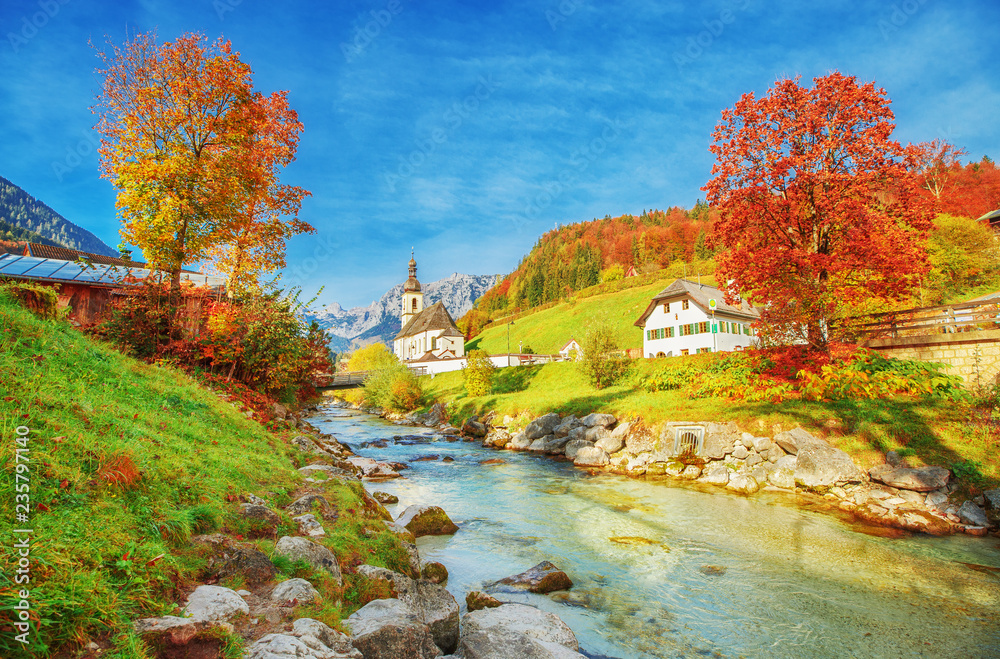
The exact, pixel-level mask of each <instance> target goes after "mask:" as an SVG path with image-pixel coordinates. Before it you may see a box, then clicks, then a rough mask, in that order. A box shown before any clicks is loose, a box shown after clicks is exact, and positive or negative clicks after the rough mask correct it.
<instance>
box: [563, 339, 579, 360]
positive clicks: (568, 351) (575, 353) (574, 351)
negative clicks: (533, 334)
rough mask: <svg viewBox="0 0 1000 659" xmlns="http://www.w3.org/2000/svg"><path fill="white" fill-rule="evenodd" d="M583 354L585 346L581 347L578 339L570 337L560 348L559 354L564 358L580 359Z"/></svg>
mask: <svg viewBox="0 0 1000 659" xmlns="http://www.w3.org/2000/svg"><path fill="white" fill-rule="evenodd" d="M581 355H583V348H581V347H580V344H579V343H578V342H577V340H576V339H570V340H569V341H568V342H567V343H566V345H564V346H563V347H562V348H559V356H560V357H562V358H563V359H580V356H581Z"/></svg>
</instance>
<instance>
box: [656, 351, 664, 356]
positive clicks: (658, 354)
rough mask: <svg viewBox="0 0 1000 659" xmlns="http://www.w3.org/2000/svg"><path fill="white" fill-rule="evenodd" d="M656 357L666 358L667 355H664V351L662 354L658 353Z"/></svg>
mask: <svg viewBox="0 0 1000 659" xmlns="http://www.w3.org/2000/svg"><path fill="white" fill-rule="evenodd" d="M656 356H657V357H666V355H665V354H663V351H662V350H661V351H660V352H658V353H656Z"/></svg>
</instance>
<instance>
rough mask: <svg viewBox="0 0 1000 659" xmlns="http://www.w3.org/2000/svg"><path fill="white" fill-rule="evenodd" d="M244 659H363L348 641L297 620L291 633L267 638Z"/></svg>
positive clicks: (314, 623) (320, 626) (307, 621)
mask: <svg viewBox="0 0 1000 659" xmlns="http://www.w3.org/2000/svg"><path fill="white" fill-rule="evenodd" d="M244 657H245V659H364V655H362V654H361V652H360V651H359V650H356V649H355V648H354V647H353V646H352V645H351V639H350V638H348V637H347V636H345V635H344V634H341V633H340V632H338V631H335V630H333V629H330V628H329V627H327V626H326V625H325V624H323V623H322V622H320V621H318V620H313V619H312V618H299V619H298V620H296V621H295V622H294V623H293V624H292V630H291V631H288V632H282V633H280V634H268V635H266V636H264V637H262V638H260V639H258V640H257V641H255V642H254V643H253V644H251V645H250V647H248V648H247V650H246V654H245V655H244Z"/></svg>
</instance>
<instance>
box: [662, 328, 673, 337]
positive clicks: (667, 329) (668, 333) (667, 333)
mask: <svg viewBox="0 0 1000 659" xmlns="http://www.w3.org/2000/svg"><path fill="white" fill-rule="evenodd" d="M663 331H664V332H666V338H668V339H672V338H674V328H673V327H667V328H666V329H664V330H663Z"/></svg>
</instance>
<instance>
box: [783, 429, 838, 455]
mask: <svg viewBox="0 0 1000 659" xmlns="http://www.w3.org/2000/svg"><path fill="white" fill-rule="evenodd" d="M774 443H775V444H777V445H778V446H780V447H781V448H782V449H783V450H785V451H786V452H788V453H791V454H792V455H798V453H799V451H800V450H802V449H803V448H805V447H806V446H812V445H815V444H820V445H826V446H829V444H827V442H825V441H823V440H822V439H817V438H816V437H813V436H812V435H811V434H809V432H807V431H806V430H803V429H802V428H794V429H792V430H789V431H787V432H779V433H778V434H777V435H775V436H774Z"/></svg>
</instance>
